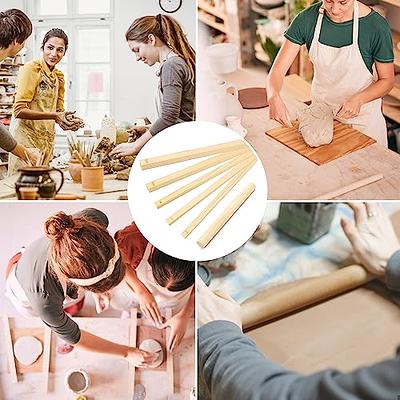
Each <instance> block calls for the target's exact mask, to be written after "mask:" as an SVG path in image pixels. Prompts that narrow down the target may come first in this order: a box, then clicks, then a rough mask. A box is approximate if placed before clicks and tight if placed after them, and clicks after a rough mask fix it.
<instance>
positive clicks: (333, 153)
mask: <svg viewBox="0 0 400 400" xmlns="http://www.w3.org/2000/svg"><path fill="white" fill-rule="evenodd" d="M266 134H267V135H268V136H270V137H272V138H273V139H275V140H277V141H278V142H280V143H282V144H284V145H285V146H286V147H289V148H290V149H292V150H293V151H295V152H296V153H298V154H300V155H301V156H303V157H305V158H307V159H308V160H310V161H312V162H313V163H315V164H317V165H322V164H326V163H328V162H330V161H333V160H336V159H337V158H340V157H343V156H345V155H346V154H349V153H352V152H354V151H357V150H360V149H363V148H364V147H367V146H369V145H371V144H374V143H376V140H375V139H372V138H370V137H369V136H367V135H364V134H363V133H361V132H359V131H357V130H355V129H353V128H352V127H351V126H349V125H345V124H342V123H341V122H338V121H334V127H333V140H332V142H331V143H329V144H326V145H323V146H319V147H310V146H307V144H306V142H305V141H304V140H303V138H302V137H301V135H300V132H299V131H298V123H297V122H294V123H293V127H292V128H276V129H272V130H270V131H267V132H266Z"/></svg>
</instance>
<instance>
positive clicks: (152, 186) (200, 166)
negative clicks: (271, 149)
mask: <svg viewBox="0 0 400 400" xmlns="http://www.w3.org/2000/svg"><path fill="white" fill-rule="evenodd" d="M242 152H243V150H235V151H232V152H226V153H222V154H218V155H216V156H214V157H211V158H208V159H207V160H204V161H200V162H199V163H197V164H194V165H192V166H190V167H187V168H184V169H183V170H181V171H177V172H174V173H172V174H169V175H166V176H164V177H162V178H159V179H156V180H154V181H151V182H149V183H147V184H146V187H147V189H148V191H149V192H154V191H155V190H158V189H160V188H162V187H164V186H167V185H170V184H171V183H174V182H177V181H179V180H181V179H183V178H187V177H188V176H191V175H194V174H196V173H198V172H201V171H204V170H206V169H208V168H211V167H213V166H215V165H218V164H221V163H222V162H223V161H227V160H229V159H231V158H232V157H235V156H237V155H240V154H241V153H242Z"/></svg>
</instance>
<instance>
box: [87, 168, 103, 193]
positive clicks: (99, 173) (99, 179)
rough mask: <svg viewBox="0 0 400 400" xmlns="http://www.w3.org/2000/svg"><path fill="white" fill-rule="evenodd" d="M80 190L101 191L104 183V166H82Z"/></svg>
mask: <svg viewBox="0 0 400 400" xmlns="http://www.w3.org/2000/svg"><path fill="white" fill-rule="evenodd" d="M81 176H82V190H83V191H85V192H101V191H102V190H103V184H104V167H82V170H81Z"/></svg>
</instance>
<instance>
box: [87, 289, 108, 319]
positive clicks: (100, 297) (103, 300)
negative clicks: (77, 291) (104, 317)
mask: <svg viewBox="0 0 400 400" xmlns="http://www.w3.org/2000/svg"><path fill="white" fill-rule="evenodd" d="M92 296H93V299H94V302H95V304H96V312H97V314H100V313H102V312H103V311H105V310H107V309H108V308H109V307H110V301H111V292H105V293H93V292H92Z"/></svg>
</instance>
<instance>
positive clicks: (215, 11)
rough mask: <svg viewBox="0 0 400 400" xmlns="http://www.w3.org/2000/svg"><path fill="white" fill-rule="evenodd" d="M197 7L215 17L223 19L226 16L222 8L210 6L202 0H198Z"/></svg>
mask: <svg viewBox="0 0 400 400" xmlns="http://www.w3.org/2000/svg"><path fill="white" fill-rule="evenodd" d="M198 8H199V10H203V11H205V12H206V13H208V14H211V15H214V16H215V17H218V18H221V19H223V20H225V18H226V15H225V12H224V11H223V10H221V9H218V8H217V7H213V6H211V5H210V4H209V3H207V2H206V1H204V0H199V3H198Z"/></svg>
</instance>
